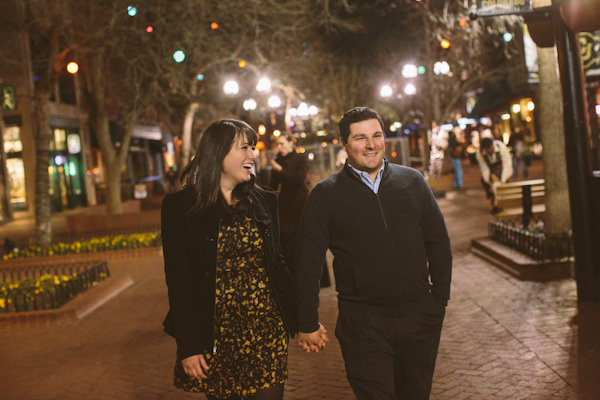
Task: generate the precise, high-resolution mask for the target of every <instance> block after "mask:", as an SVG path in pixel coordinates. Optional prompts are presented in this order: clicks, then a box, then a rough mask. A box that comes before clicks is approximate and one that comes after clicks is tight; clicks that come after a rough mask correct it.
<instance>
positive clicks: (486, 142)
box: [480, 137, 494, 150]
mask: <svg viewBox="0 0 600 400" xmlns="http://www.w3.org/2000/svg"><path fill="white" fill-rule="evenodd" d="M493 144H494V140H493V139H492V138H490V137H484V138H483V139H481V144H480V147H481V150H485V149H489V148H490V147H491V146H492V145H493Z"/></svg>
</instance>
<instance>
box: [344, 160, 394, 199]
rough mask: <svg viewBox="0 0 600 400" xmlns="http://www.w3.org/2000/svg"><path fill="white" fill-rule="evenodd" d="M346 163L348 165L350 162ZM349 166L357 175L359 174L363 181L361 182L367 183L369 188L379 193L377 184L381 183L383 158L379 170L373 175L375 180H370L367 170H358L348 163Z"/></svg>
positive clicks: (383, 167) (383, 166) (383, 165)
mask: <svg viewBox="0 0 600 400" xmlns="http://www.w3.org/2000/svg"><path fill="white" fill-rule="evenodd" d="M348 165H350V163H348ZM350 168H352V170H353V171H354V172H356V173H357V174H358V176H360V180H361V181H363V183H364V184H365V185H367V186H368V187H369V189H371V190H372V191H373V192H375V194H377V193H379V184H380V183H381V177H382V176H383V170H384V169H385V160H384V161H383V163H382V164H381V169H380V170H379V172H377V176H375V182H373V181H372V180H371V177H370V176H369V174H368V173H367V172H365V171H361V170H358V169H356V168H354V167H353V166H352V165H350Z"/></svg>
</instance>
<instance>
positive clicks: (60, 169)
mask: <svg viewBox="0 0 600 400" xmlns="http://www.w3.org/2000/svg"><path fill="white" fill-rule="evenodd" d="M52 134H53V140H52V141H51V143H50V149H51V150H50V165H49V166H48V174H49V175H50V191H49V192H50V197H51V199H52V202H51V204H52V211H53V212H55V211H62V210H64V209H65V208H74V207H81V206H85V205H86V204H87V202H86V195H85V175H84V174H85V170H84V167H83V160H82V157H81V139H80V137H79V132H78V130H77V129H53V130H52Z"/></svg>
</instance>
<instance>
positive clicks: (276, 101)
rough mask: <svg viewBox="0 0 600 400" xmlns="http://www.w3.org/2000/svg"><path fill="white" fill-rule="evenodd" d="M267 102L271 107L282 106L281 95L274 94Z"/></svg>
mask: <svg viewBox="0 0 600 400" xmlns="http://www.w3.org/2000/svg"><path fill="white" fill-rule="evenodd" d="M267 103H268V104H269V107H271V108H277V107H279V106H281V99H280V98H279V96H277V95H273V96H271V97H269V100H268V101H267Z"/></svg>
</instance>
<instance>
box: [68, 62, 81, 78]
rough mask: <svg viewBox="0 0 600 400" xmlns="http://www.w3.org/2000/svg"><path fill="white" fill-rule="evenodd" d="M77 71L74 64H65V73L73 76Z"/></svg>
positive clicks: (77, 67) (76, 66)
mask: <svg viewBox="0 0 600 400" xmlns="http://www.w3.org/2000/svg"><path fill="white" fill-rule="evenodd" d="M77 71H79V65H77V63H76V62H73V61H71V62H70V63H68V64H67V72H68V73H70V74H72V75H74V74H76V73H77Z"/></svg>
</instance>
